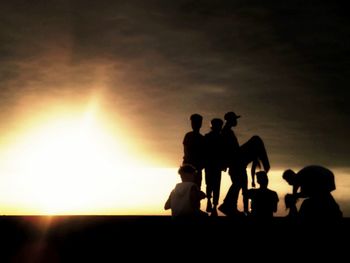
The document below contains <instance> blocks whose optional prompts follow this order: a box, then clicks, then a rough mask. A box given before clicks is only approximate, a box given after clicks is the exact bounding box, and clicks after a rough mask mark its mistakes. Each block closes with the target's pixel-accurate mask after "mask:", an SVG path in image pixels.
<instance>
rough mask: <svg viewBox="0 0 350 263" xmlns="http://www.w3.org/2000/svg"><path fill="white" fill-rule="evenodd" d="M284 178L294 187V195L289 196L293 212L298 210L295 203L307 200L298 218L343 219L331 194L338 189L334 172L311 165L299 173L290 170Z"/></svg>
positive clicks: (285, 173)
mask: <svg viewBox="0 0 350 263" xmlns="http://www.w3.org/2000/svg"><path fill="white" fill-rule="evenodd" d="M282 177H283V179H285V180H286V181H287V182H288V184H290V185H292V186H293V193H292V194H287V196H288V195H290V197H289V200H290V201H291V202H290V204H289V206H290V207H292V209H293V211H295V210H296V206H295V203H296V201H297V200H298V198H300V197H301V198H306V199H305V200H304V201H303V202H302V204H301V206H300V209H299V211H298V213H297V215H298V218H300V219H302V220H303V221H323V220H336V219H340V218H342V212H341V210H340V208H339V206H338V204H337V203H336V201H335V200H334V198H333V196H332V194H331V192H332V191H333V190H335V189H336V187H335V180H334V174H333V173H332V171H330V170H329V169H327V168H325V167H322V166H319V165H310V166H306V167H305V168H303V169H301V170H300V171H299V172H297V173H295V172H294V171H292V170H290V169H288V170H286V171H285V172H284V173H283V176H282ZM299 189H300V191H299ZM287 196H286V197H287ZM286 200H287V199H286ZM292 201H293V202H294V207H293V202H292ZM293 213H294V212H293Z"/></svg>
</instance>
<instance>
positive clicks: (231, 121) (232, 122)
mask: <svg viewBox="0 0 350 263" xmlns="http://www.w3.org/2000/svg"><path fill="white" fill-rule="evenodd" d="M240 117H241V116H240V115H236V113H234V112H233V111H229V112H226V114H225V116H224V119H225V121H226V125H229V126H231V127H235V126H236V125H237V119H238V118H240Z"/></svg>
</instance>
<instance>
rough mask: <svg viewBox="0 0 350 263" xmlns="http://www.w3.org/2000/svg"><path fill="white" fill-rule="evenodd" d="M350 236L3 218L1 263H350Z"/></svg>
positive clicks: (341, 225) (259, 227)
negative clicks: (328, 261)
mask: <svg viewBox="0 0 350 263" xmlns="http://www.w3.org/2000/svg"><path fill="white" fill-rule="evenodd" d="M349 229H350V219H348V218H346V219H343V220H342V221H341V222H338V223H336V224H329V223H320V222H312V223H310V224H302V223H300V222H296V221H291V220H288V219H287V218H274V219H273V221H269V222H256V221H254V220H252V219H249V218H228V217H218V218H206V219H205V220H201V221H193V220H192V221H191V220H183V221H174V220H173V219H171V217H169V216H55V217H46V216H3V217H0V231H1V240H2V244H1V259H0V261H1V262H8V261H10V262H83V261H86V260H89V261H95V262H107V261H108V262H109V261H135V260H138V261H139V260H142V261H146V262H148V261H151V260H152V261H157V262H159V261H160V260H161V262H163V261H164V260H166V261H168V262H174V261H175V260H180V261H187V260H186V259H190V258H192V259H193V258H194V259H196V262H197V261H198V260H200V259H208V260H215V261H217V260H219V259H220V260H224V259H225V261H232V262H234V258H236V257H238V258H242V257H243V258H247V259H248V258H249V259H252V257H254V258H255V259H261V260H262V259H263V260H266V259H269V258H270V257H271V259H273V258H275V259H282V258H280V256H282V257H285V259H289V260H293V257H294V260H299V259H300V257H301V256H302V257H304V258H305V257H309V259H310V260H311V259H315V257H321V258H322V257H323V256H327V257H331V258H332V259H333V260H334V259H336V258H338V257H339V259H341V258H344V257H345V259H347V258H349V256H348V250H349V249H346V250H344V248H343V247H346V245H347V244H348V242H349V241H348V240H349V238H350V235H349V233H350V231H349ZM343 245H344V246H343ZM349 252H350V251H349ZM343 253H344V254H343ZM278 255H279V256H278ZM276 257H277V258H276Z"/></svg>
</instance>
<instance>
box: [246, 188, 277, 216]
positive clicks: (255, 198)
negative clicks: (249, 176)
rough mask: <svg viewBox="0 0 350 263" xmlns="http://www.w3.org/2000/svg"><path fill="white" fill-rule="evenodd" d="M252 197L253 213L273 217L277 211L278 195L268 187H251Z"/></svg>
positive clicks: (250, 196) (250, 195) (249, 192)
mask: <svg viewBox="0 0 350 263" xmlns="http://www.w3.org/2000/svg"><path fill="white" fill-rule="evenodd" d="M247 195H248V198H249V199H251V215H252V216H255V217H259V218H271V217H273V213H274V212H276V211H277V203H278V195H277V193H276V192H275V191H272V190H270V189H268V188H265V189H264V188H259V189H249V190H248V193H247Z"/></svg>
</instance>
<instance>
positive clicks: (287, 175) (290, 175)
mask: <svg viewBox="0 0 350 263" xmlns="http://www.w3.org/2000/svg"><path fill="white" fill-rule="evenodd" d="M295 175H296V174H295V172H294V171H293V170H291V169H288V170H285V171H284V172H283V174H282V178H283V179H284V180H286V181H287V183H288V184H290V185H294V184H295Z"/></svg>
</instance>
